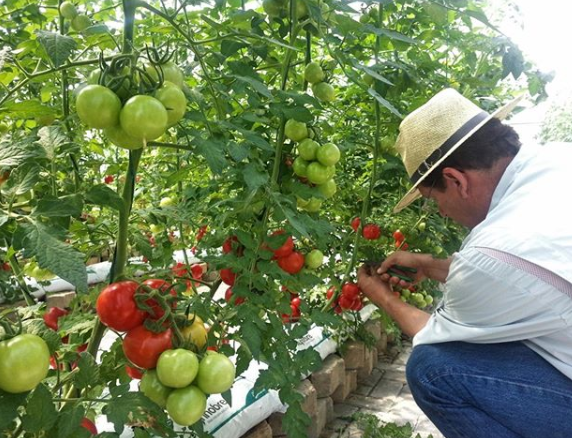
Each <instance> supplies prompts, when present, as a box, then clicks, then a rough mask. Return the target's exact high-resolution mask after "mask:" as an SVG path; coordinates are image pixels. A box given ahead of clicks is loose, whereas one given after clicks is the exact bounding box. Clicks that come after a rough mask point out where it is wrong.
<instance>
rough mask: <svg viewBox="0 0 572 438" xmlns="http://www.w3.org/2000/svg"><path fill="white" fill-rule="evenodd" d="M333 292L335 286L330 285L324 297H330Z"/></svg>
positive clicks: (334, 291)
mask: <svg viewBox="0 0 572 438" xmlns="http://www.w3.org/2000/svg"><path fill="white" fill-rule="evenodd" d="M335 293H336V287H335V286H332V287H330V288H329V289H328V291H327V292H326V298H327V299H328V300H330V299H332V297H333V296H334V294H335Z"/></svg>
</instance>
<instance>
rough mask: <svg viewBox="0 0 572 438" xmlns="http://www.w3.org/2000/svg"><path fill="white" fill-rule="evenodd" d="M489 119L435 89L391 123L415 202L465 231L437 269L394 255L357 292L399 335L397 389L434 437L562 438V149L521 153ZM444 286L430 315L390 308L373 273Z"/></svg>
mask: <svg viewBox="0 0 572 438" xmlns="http://www.w3.org/2000/svg"><path fill="white" fill-rule="evenodd" d="M515 105H516V101H513V102H511V103H510V104H508V105H506V106H505V107H503V108H501V109H500V110H498V111H497V112H495V113H494V114H492V115H489V114H488V113H486V112H484V111H482V110H481V109H480V108H479V107H478V106H476V105H474V104H473V103H472V102H471V101H469V100H468V99H465V98H464V97H463V96H461V95H460V94H459V93H457V92H456V91H454V90H450V89H447V90H444V91H442V92H440V93H438V94H437V95H435V96H434V97H433V98H432V99H431V100H429V101H428V102H427V103H426V104H425V105H423V106H421V107H420V108H418V109H417V110H415V111H414V112H412V113H411V114H410V115H409V116H408V117H406V118H405V119H404V120H403V122H402V123H401V125H400V134H399V137H398V139H397V144H396V148H397V149H398V151H399V152H400V154H401V157H402V160H403V162H404V165H405V167H406V170H407V172H408V174H409V176H410V178H411V181H412V183H413V187H412V189H411V190H410V191H409V192H408V193H407V194H406V195H405V197H404V198H403V199H402V200H401V201H400V203H399V204H398V206H397V207H396V211H399V210H401V209H402V208H404V207H406V206H407V205H409V204H410V203H411V202H412V201H413V200H415V199H416V198H417V197H419V196H423V197H425V198H426V199H427V200H431V201H434V202H435V203H436V204H437V206H438V208H439V212H440V214H441V215H443V216H447V217H450V218H451V219H452V220H454V221H456V222H458V223H460V224H462V225H464V226H466V227H468V228H469V229H470V230H471V231H470V234H469V235H468V236H467V237H466V239H465V240H464V242H463V245H462V247H461V249H460V250H459V252H457V253H455V254H454V255H453V256H452V257H451V258H449V259H446V260H444V259H435V258H433V257H431V256H430V255H427V254H420V253H412V252H405V251H398V252H396V253H394V254H392V255H391V256H389V257H388V258H387V259H386V260H385V261H384V262H383V263H382V264H381V265H380V267H379V268H378V269H377V272H370V271H369V270H368V269H367V268H365V267H362V268H361V269H360V270H359V272H358V281H359V285H360V287H361V288H362V290H363V291H364V293H365V294H366V295H367V296H368V297H369V298H370V299H371V300H372V301H373V302H374V303H375V304H377V305H378V306H380V307H382V308H383V309H385V310H386V311H387V313H388V314H389V315H390V316H391V317H392V318H393V319H394V320H395V321H396V322H397V323H398V324H399V325H400V326H401V328H402V330H403V331H404V333H406V334H408V335H410V336H413V347H414V348H413V351H412V353H411V357H410V359H409V362H408V364H407V369H406V373H407V380H408V383H409V386H410V388H411V391H412V393H413V396H414V398H415V401H416V402H417V404H418V405H419V406H420V407H421V409H422V410H423V411H424V412H425V413H426V415H427V416H428V417H429V418H430V419H431V420H432V421H433V423H434V424H435V425H436V426H437V427H438V428H439V429H440V430H441V432H442V433H443V434H444V435H445V436H446V437H448V438H451V437H483V438H484V437H487V438H505V437H507V438H508V437H511V438H512V437H530V438H556V437H562V438H570V437H572V202H571V201H570V199H569V198H568V195H567V191H568V190H567V189H568V188H569V187H570V186H571V185H572V184H571V175H572V146H571V145H566V144H552V145H546V146H544V147H537V146H531V145H524V146H522V147H521V145H520V141H519V140H518V135H517V134H516V133H515V131H514V130H513V129H512V128H511V127H509V126H506V125H504V124H502V123H501V122H500V120H502V119H503V118H505V117H506V116H507V115H508V114H509V113H510V111H511V110H512V109H513V108H514V106H515ZM395 264H398V265H404V266H410V267H413V268H416V269H417V273H416V274H415V282H418V281H420V280H422V279H424V278H431V279H434V280H437V281H439V282H442V283H443V284H444V294H443V299H442V301H441V303H439V305H438V306H437V307H436V309H435V311H434V313H433V314H432V315H429V314H428V313H426V312H424V311H422V310H419V309H417V308H415V307H413V306H410V305H408V304H406V303H404V302H402V301H401V300H400V299H399V297H395V296H394V294H393V293H392V286H393V285H396V284H399V285H401V286H408V285H409V284H408V283H406V282H404V281H403V280H399V279H398V278H396V277H391V276H390V275H388V274H387V270H388V269H389V268H390V267H391V266H393V265H395Z"/></svg>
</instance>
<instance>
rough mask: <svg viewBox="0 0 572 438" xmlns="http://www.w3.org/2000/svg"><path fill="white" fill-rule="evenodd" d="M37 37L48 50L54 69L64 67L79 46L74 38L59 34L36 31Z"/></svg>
mask: <svg viewBox="0 0 572 438" xmlns="http://www.w3.org/2000/svg"><path fill="white" fill-rule="evenodd" d="M36 36H37V38H38V41H39V42H40V44H41V45H42V46H43V47H44V49H45V50H46V53H47V54H48V56H49V58H50V60H51V61H52V63H53V65H54V67H60V66H61V65H63V64H64V63H65V62H66V61H67V59H68V58H69V56H70V55H71V53H72V52H73V51H74V50H75V48H76V46H77V44H76V42H75V40H74V39H73V38H71V37H69V36H66V35H61V34H59V33H57V32H46V31H43V30H38V31H36Z"/></svg>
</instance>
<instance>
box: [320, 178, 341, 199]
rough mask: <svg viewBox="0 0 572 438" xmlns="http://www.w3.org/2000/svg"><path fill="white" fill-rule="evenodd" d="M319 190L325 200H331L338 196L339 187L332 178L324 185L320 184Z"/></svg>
mask: <svg viewBox="0 0 572 438" xmlns="http://www.w3.org/2000/svg"><path fill="white" fill-rule="evenodd" d="M318 190H319V192H320V193H321V194H322V195H323V196H324V198H326V199H329V198H331V197H332V196H334V195H335V194H336V191H337V190H338V186H337V185H336V182H335V181H334V180H333V179H332V178H330V179H329V180H327V181H326V182H325V183H324V184H320V185H319V186H318Z"/></svg>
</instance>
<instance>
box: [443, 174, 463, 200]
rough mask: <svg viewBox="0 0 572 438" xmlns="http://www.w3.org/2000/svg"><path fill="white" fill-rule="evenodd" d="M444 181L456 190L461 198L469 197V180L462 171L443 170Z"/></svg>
mask: <svg viewBox="0 0 572 438" xmlns="http://www.w3.org/2000/svg"><path fill="white" fill-rule="evenodd" d="M443 179H444V180H445V184H447V186H450V187H451V188H453V189H454V190H456V191H457V192H458V193H459V196H461V198H463V199H466V198H467V197H468V196H469V179H468V178H467V174H466V173H465V172H463V171H462V170H459V169H455V168H454V167H445V168H444V169H443Z"/></svg>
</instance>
